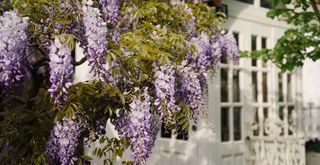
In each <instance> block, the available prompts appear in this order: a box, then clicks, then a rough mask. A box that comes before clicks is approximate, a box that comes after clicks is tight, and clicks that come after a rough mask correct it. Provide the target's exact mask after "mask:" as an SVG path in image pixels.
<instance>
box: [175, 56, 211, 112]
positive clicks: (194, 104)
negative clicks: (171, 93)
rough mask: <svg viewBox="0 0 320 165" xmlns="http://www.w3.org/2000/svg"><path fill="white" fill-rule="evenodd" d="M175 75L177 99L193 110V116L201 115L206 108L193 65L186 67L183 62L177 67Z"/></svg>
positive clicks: (197, 74) (197, 75)
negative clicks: (176, 75)
mask: <svg viewBox="0 0 320 165" xmlns="http://www.w3.org/2000/svg"><path fill="white" fill-rule="evenodd" d="M177 74H178V77H177V80H178V85H177V86H178V89H177V98H178V99H179V100H180V101H183V102H184V103H185V104H186V105H188V106H189V107H190V109H191V110H193V112H194V116H197V115H199V114H203V112H205V111H206V107H205V104H204V100H203V92H202V89H201V84H200V79H199V73H198V72H197V69H196V68H195V66H194V65H192V64H189V65H186V62H183V63H182V65H180V66H178V68H177Z"/></svg>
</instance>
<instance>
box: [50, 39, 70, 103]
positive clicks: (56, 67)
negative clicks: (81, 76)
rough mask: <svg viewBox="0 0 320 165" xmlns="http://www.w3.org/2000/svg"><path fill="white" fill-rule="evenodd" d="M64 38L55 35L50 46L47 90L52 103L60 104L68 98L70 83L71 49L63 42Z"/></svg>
mask: <svg viewBox="0 0 320 165" xmlns="http://www.w3.org/2000/svg"><path fill="white" fill-rule="evenodd" d="M63 42H64V39H63V38H58V37H56V38H55V40H54V42H52V43H51V46H50V54H49V58H50V63H49V66H50V82H51V87H50V88H49V90H48V91H49V92H50V95H51V97H52V98H53V99H54V103H55V104H56V105H58V106H62V105H63V103H64V102H65V101H67V100H68V91H67V90H68V88H69V87H70V86H71V85H72V76H73V65H72V64H71V61H72V57H71V49H70V48H69V47H68V45H67V44H63Z"/></svg>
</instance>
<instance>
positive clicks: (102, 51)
mask: <svg viewBox="0 0 320 165" xmlns="http://www.w3.org/2000/svg"><path fill="white" fill-rule="evenodd" d="M92 5H93V2H92V0H88V1H87V0H84V1H83V2H82V12H83V18H82V19H83V24H84V27H85V36H86V37H87V41H88V43H87V45H86V50H87V52H85V54H86V56H87V59H88V62H89V66H90V67H91V70H90V73H91V72H93V75H94V76H95V77H98V78H99V79H102V80H103V81H105V82H107V83H112V78H111V75H110V73H109V72H108V69H107V68H109V67H110V66H107V65H106V53H107V44H108V41H107V24H106V23H105V22H104V21H103V19H102V18H101V17H100V16H101V14H100V12H99V9H98V8H94V7H92Z"/></svg>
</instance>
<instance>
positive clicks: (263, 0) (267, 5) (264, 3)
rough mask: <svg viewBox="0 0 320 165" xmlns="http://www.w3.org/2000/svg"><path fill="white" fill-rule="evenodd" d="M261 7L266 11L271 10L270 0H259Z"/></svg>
mask: <svg viewBox="0 0 320 165" xmlns="http://www.w3.org/2000/svg"><path fill="white" fill-rule="evenodd" d="M260 4H261V7H265V8H268V9H271V8H272V4H271V1H270V0H260Z"/></svg>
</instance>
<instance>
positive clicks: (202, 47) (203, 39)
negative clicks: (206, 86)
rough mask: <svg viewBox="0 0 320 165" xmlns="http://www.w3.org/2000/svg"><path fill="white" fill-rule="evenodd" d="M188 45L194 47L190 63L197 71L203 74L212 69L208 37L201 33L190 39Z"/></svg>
mask: <svg viewBox="0 0 320 165" xmlns="http://www.w3.org/2000/svg"><path fill="white" fill-rule="evenodd" d="M190 43H191V44H193V45H194V46H195V47H196V51H195V52H194V55H193V56H192V58H193V60H192V61H193V62H195V65H196V67H197V68H198V69H199V71H200V72H202V73H205V72H207V71H208V70H209V69H212V65H213V56H212V48H211V43H210V40H209V37H208V35H206V34H205V33H202V34H201V35H199V36H198V37H193V38H191V40H190Z"/></svg>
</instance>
